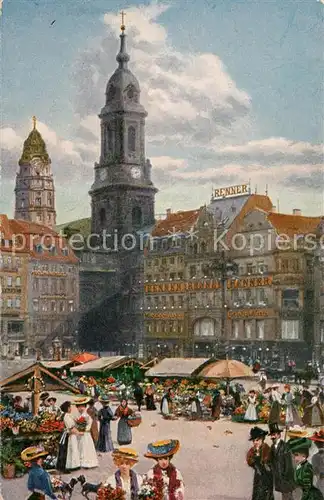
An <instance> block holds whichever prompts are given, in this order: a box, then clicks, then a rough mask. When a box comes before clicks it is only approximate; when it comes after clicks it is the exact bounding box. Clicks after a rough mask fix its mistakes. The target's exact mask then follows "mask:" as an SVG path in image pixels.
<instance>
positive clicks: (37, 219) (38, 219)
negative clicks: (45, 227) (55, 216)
mask: <svg viewBox="0 0 324 500" xmlns="http://www.w3.org/2000/svg"><path fill="white" fill-rule="evenodd" d="M41 221H42V214H40V213H38V214H36V222H41Z"/></svg>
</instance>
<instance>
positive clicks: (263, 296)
mask: <svg viewBox="0 0 324 500" xmlns="http://www.w3.org/2000/svg"><path fill="white" fill-rule="evenodd" d="M257 295H258V303H259V305H265V304H266V303H267V298H266V293H265V289H264V288H259V289H258V290H257Z"/></svg>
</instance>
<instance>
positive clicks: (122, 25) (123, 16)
mask: <svg viewBox="0 0 324 500" xmlns="http://www.w3.org/2000/svg"><path fill="white" fill-rule="evenodd" d="M125 16H126V14H125V12H124V11H123V10H122V11H121V27H120V29H121V30H122V31H125V29H126V26H125Z"/></svg>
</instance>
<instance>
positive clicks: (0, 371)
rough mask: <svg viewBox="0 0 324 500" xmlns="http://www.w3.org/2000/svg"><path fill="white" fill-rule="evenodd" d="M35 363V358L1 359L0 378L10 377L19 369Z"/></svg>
mask: <svg viewBox="0 0 324 500" xmlns="http://www.w3.org/2000/svg"><path fill="white" fill-rule="evenodd" d="M34 363H35V359H24V358H20V359H12V360H7V359H5V360H4V359H3V360H1V361H0V377H1V379H4V378H8V377H11V376H12V375H14V374H15V373H17V372H19V371H20V370H25V369H26V368H29V367H30V366H32V365H33V364H34Z"/></svg>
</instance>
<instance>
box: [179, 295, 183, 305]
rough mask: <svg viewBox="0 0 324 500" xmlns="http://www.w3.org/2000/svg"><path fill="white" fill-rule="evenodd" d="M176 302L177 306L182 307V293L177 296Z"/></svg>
mask: <svg viewBox="0 0 324 500" xmlns="http://www.w3.org/2000/svg"><path fill="white" fill-rule="evenodd" d="M178 303H179V307H182V306H183V295H180V296H179V297H178Z"/></svg>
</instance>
